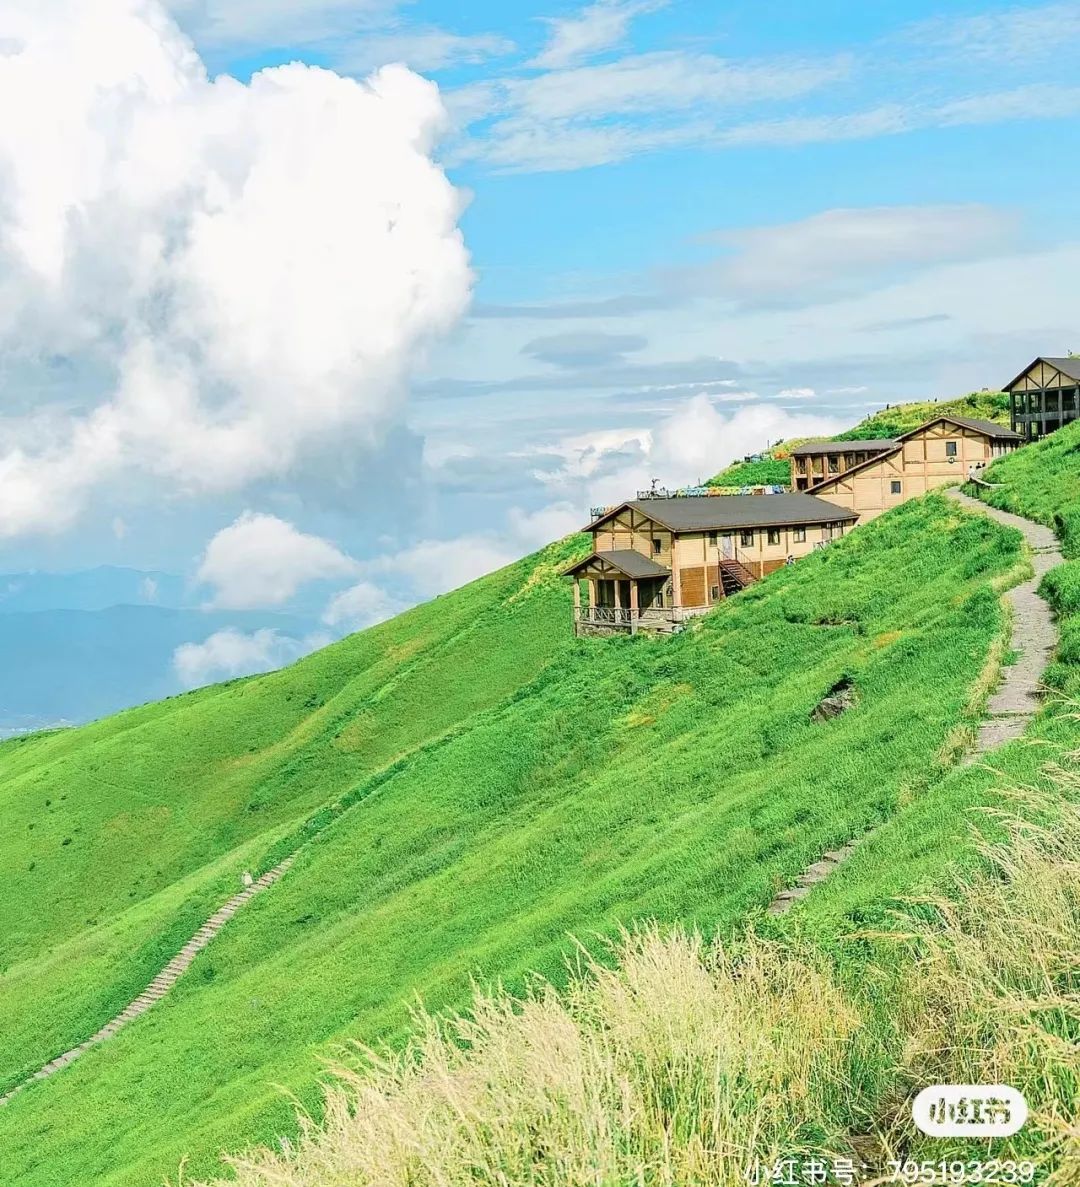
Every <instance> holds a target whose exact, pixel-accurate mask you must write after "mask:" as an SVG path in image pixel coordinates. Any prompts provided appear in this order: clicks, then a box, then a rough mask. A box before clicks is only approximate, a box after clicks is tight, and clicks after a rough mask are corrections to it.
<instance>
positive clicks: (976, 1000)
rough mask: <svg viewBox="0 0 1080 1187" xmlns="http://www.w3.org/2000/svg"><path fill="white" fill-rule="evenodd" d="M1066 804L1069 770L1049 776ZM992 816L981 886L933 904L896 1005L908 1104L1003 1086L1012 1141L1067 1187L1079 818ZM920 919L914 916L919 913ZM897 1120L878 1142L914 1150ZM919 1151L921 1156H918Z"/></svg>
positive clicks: (1072, 773)
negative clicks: (937, 1090)
mask: <svg viewBox="0 0 1080 1187" xmlns="http://www.w3.org/2000/svg"><path fill="white" fill-rule="evenodd" d="M1049 773H1050V774H1051V776H1052V778H1053V780H1054V782H1055V783H1056V784H1057V786H1058V787H1059V788H1061V790H1062V791H1064V792H1065V793H1066V795H1067V796H1069V797H1074V796H1076V794H1077V792H1080V777H1078V774H1077V772H1076V770H1075V769H1074V768H1073V769H1068V770H1067V769H1065V768H1063V767H1060V766H1057V767H1054V768H1052V769H1051V770H1050V772H1049ZM1013 798H1014V803H1013V805H1012V806H1011V807H1010V808H1009V810H1007V811H1000V812H996V813H994V815H995V816H996V818H997V821H998V823H999V824H1001V825H1002V826H1003V827H1004V829H1005V832H1006V835H1007V839H1006V840H1005V841H1003V842H996V843H993V844H989V843H985V842H984V843H983V844H982V846H981V848H982V850H983V854H984V857H985V858H986V869H985V872H984V873H982V874H981V875H980V876H978V877H975V878H971V879H968V880H967V881H966V882H965V883H964V884H963V885H961V886H959V887H958V890H959V893H957V894H955V895H952V896H950V897H949V898H939V899H935V900H933V901H932V902H931V903H930V904H929V905H930V906H931V907H932V917H931V918H930V919H929V920H927V919H925V918H924V919H923V920H922V921H921V922H919V923H917V924H916V925H915V926H914V927H913V928H912V933H913V939H914V942H915V944H916V945H917V947H918V949H919V955H918V958H917V959H916V960H914V961H913V962H912V963H911V964H910V966H909V967H908V970H907V973H906V976H905V977H904V978H903V988H902V992H901V993H900V995H899V998H898V1005H899V1006H900V1007H902V1009H901V1010H900V1022H901V1029H902V1030H903V1031H904V1032H906V1033H907V1035H908V1040H907V1043H906V1044H905V1050H904V1053H903V1054H904V1065H905V1067H904V1071H905V1074H906V1076H907V1078H908V1080H909V1081H910V1082H911V1085H912V1092H913V1093H914V1092H915V1091H917V1090H918V1088H919V1087H921V1086H922V1085H923V1084H927V1083H933V1082H951V1083H961V1084H963V1083H983V1084H987V1083H989V1084H994V1083H1004V1084H1011V1085H1013V1086H1014V1087H1017V1088H1019V1089H1020V1090H1021V1091H1022V1092H1023V1093H1024V1095H1025V1097H1026V1098H1027V1100H1028V1103H1029V1105H1030V1106H1031V1110H1032V1114H1031V1119H1030V1120H1029V1122H1028V1124H1027V1126H1026V1127H1025V1129H1024V1131H1023V1133H1022V1135H1021V1136H1020V1138H1019V1139H1018V1141H1020V1142H1021V1143H1022V1148H1023V1149H1024V1151H1025V1152H1026V1153H1029V1154H1031V1155H1033V1156H1035V1157H1036V1158H1037V1159H1038V1160H1039V1161H1040V1162H1042V1163H1043V1164H1044V1166H1045V1167H1046V1168H1047V1170H1048V1171H1050V1172H1051V1177H1050V1179H1049V1182H1051V1183H1053V1184H1054V1185H1055V1187H1065V1185H1066V1184H1068V1185H1073V1184H1077V1183H1080V1131H1078V1129H1077V1117H1078V1114H1080V807H1078V806H1077V804H1076V802H1075V800H1074V799H1071V798H1069V799H1065V798H1063V799H1062V800H1059V801H1050V800H1049V799H1048V798H1047V797H1046V796H1045V795H1043V794H1036V793H1032V792H1017V793H1015V795H1014V797H1013ZM924 905H925V904H924ZM908 1117H909V1113H908V1111H907V1110H899V1111H898V1123H897V1128H896V1131H895V1132H894V1133H893V1135H892V1138H891V1141H892V1144H893V1145H894V1146H895V1145H907V1146H909V1147H910V1145H911V1144H913V1143H914V1144H916V1145H917V1144H919V1143H918V1138H917V1135H916V1134H914V1132H912V1131H911V1129H910V1122H909V1120H908ZM923 1144H926V1143H923Z"/></svg>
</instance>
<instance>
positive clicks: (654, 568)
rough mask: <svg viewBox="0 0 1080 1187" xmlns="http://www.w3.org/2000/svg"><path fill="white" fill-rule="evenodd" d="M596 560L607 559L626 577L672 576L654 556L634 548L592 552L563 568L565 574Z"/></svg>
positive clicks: (574, 571)
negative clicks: (581, 559)
mask: <svg viewBox="0 0 1080 1187" xmlns="http://www.w3.org/2000/svg"><path fill="white" fill-rule="evenodd" d="M594 560H601V561H606V562H607V563H608V564H609V565H611V566H613V567H614V568H616V569H618V570H619V572H620V573H622V574H623V575H624V576H626V577H635V578H638V577H670V576H671V570H670V569H665V568H664V566H663V565H658V564H657V563H656V561H654V560H653V559H652V557H648V556H646V555H645V554H644V553H642V552H636V551H635V550H634V549H633V548H617V549H615V551H614V552H592V553H590V554H589V555H588V556H587V557H586V558H585V559H584V560H583V561H578V562H577V563H576V564H573V565H571V566H570V567H569V568H568V569H563V576H564V577H568V576H569V575H570V574H571V573H576V572H577V571H578V570H579V569H583V568H584V567H585V566H586V565H588V564H590V563H591V562H592V561H594Z"/></svg>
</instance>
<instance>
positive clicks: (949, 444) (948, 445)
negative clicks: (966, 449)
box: [945, 441, 956, 457]
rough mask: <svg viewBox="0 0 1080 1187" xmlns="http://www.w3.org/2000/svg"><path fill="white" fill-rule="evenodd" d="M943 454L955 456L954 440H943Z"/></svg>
mask: <svg viewBox="0 0 1080 1187" xmlns="http://www.w3.org/2000/svg"><path fill="white" fill-rule="evenodd" d="M945 456H946V457H956V442H955V441H946V442H945Z"/></svg>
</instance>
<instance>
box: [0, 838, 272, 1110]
mask: <svg viewBox="0 0 1080 1187" xmlns="http://www.w3.org/2000/svg"><path fill="white" fill-rule="evenodd" d="M293 860H294V857H292V856H290V857H287V858H285V860H284V861H283V862H281V863H280V864H278V865H276V866H274V868H273V869H272V870H267V871H266V873H265V874H263V875H262V876H261V877H259V878H256V879H255V881H254V882H252V884H251V885H250V886H245V887H244V889H243V890H241V891H240V893H239V894H234V895H233V897H232V898H231V899H229V901H228V902H227V903H225V904H224V906H222V907H219V908H218V910H217V911H215V912H214V914H213V915H211V916H210V918H209V919H208V920H207V921H206V922H205V923H204V924H203V925H202V927H200V928H199V930H198V931H197V932H196V933H195V934H194V935H193V936H192V937H191V939H190V940H188V942H187V943H186V944H185V945H184V946H183V948H181V949H180V951H179V952H178V953H177V954H176V955H175V956H174V957H173V958H172V960H170V961H169V963H168V964H167V965H166V966H165V967H164V968H163V969H162V970H161V972H159V973H158V975H157V976H156V977H155V978H154V979H153V980H152V981H151V982H150V984H149V985H147V987H146V988H145V989H144V990H143V991H142V993H140V994H139V996H138V997H137V998H135V999H134V1001H132V1002H130V1003H129V1004H128V1005H127V1006H126V1007H125V1008H124V1009H123V1010H122V1011H121V1012H120V1013H119V1014H117V1015H116V1017H115V1018H113V1019H111V1020H110V1021H109V1022H106V1023H105V1025H104V1026H103V1027H102V1028H101V1029H100V1030H99V1031H98V1032H97V1033H96V1034H93V1035H91V1036H90V1038H88V1039H87V1040H86V1041H85V1042H84V1043H80V1044H79V1045H78V1046H77V1047H72V1049H71V1050H70V1051H65V1052H64V1054H63V1055H58V1056H57V1057H56V1058H55V1059H54V1060H52V1061H51V1062H49V1063H47V1064H46V1065H45V1066H44V1067H43V1068H39V1069H38V1070H37V1071H36V1072H34V1074H33V1075H32V1076H30V1077H29V1078H28V1079H27V1080H24V1081H23V1083H21V1084H19V1085H17V1086H16V1087H15V1088H13V1089H12V1090H11V1091H10V1092H9V1093H8V1094H7V1095H6V1096H0V1105H6V1104H7V1103H8V1101H9V1100H11V1098H12V1097H13V1096H14V1095H15V1094H16V1093H17V1092H21V1091H22V1090H23V1089H24V1088H25V1087H26V1086H27V1085H28V1084H32V1083H33V1082H34V1081H35V1080H44V1079H46V1078H47V1077H49V1076H52V1075H54V1074H55V1073H56V1072H58V1071H60V1070H61V1069H62V1068H65V1067H67V1066H68V1065H69V1064H71V1063H74V1062H75V1060H76V1059H78V1058H79V1056H80V1055H82V1054H83V1052H85V1051H89V1050H90V1048H91V1047H96V1046H97V1044H98V1043H104V1042H105V1040H106V1039H111V1038H112V1037H113V1035H114V1034H116V1033H117V1032H118V1031H119V1030H121V1029H122V1028H123V1027H125V1026H126V1025H127V1024H128V1023H129V1022H132V1021H133V1020H134V1019H136V1018H138V1017H139V1015H140V1014H145V1013H146V1011H147V1010H149V1009H150V1008H151V1007H152V1006H154V1005H156V1004H157V1003H158V1002H159V1001H161V999H162V998H163V997H164V996H165V994H167V993H168V992H169V990H170V989H172V987H173V986H174V985H175V984H176V982H177V981H178V980H179V979H180V977H181V976H182V975H183V974H184V973H185V972H186V971H187V968H188V966H189V965H190V964H191V962H192V961H193V960H194V959H195V957H196V956H197V955H198V954H199V953H200V952H201V951H202V950H203V949H204V948H205V947H206V945H207V944H209V943H210V941H211V940H212V939H213V938H214V936H216V935H217V934H218V932H219V931H221V929H222V928H223V927H224V926H225V924H226V923H228V922H229V920H230V919H231V918H232V917H233V916H234V915H235V914H236V912H237V911H239V910H240V908H241V907H242V906H243V905H244V904H245V903H246V902H247V901H248V899H251V898H254V897H255V895H257V894H258V893H260V891H263V890H265V889H266V888H267V887H268V886H272V885H273V884H274V883H275V882H276V881H277V880H278V879H279V878H280V877H281V876H282V874H284V873H285V871H286V870H287V869H288V868H289V866H291V865H292V863H293Z"/></svg>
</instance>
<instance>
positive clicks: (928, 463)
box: [809, 415, 1023, 523]
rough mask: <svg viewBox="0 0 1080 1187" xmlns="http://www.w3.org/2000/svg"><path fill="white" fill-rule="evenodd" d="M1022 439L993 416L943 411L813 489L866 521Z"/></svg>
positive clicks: (962, 475) (958, 477) (964, 474)
mask: <svg viewBox="0 0 1080 1187" xmlns="http://www.w3.org/2000/svg"><path fill="white" fill-rule="evenodd" d="M847 444H852V442H848V443H847ZM1021 444H1023V439H1022V438H1021V437H1020V435H1019V434H1018V433H1016V432H1014V431H1013V430H1012V429H1007V428H1005V427H1004V426H1003V425H999V424H995V423H994V422H993V421H990V420H976V419H974V418H972V417H966V416H951V415H950V416H938V417H936V418H935V419H934V420H930V421H927V422H926V424H923V425H919V427H918V428H917V429H912V430H911V431H910V432H907V433H903V434H901V436H900V437H898V438H897V439H896V441H895V442H894V444H893V448H892V449H891V450H889V451H888V452H883V453H881V454H878V455H877V456H876V457H872V458H868V459H867V460H866V461H865V462H863V463H862V464H861V465H856V466H852V467H851V468H850V469H848V470H846V471H844V472H842V473H839V474H835V475H833V476H831V477H829V478H825V479H823V480H822V481H820V482H817V483H816V484H815V485H813V486H811V487H810V488H809V489H810V493H811V494H812V495H815V496H817V497H818V498H820V499H826V500H828V501H829V502H830V503H835V504H837V506H840V507H844V508H845V509H847V510H850V511H854V512H856V513H857V514H858V517H859V522H860V523H866V522H867V521H868V520H871V519H874V518H875V517H876V516H878V515H880V514H881V513H882V512H883V511H888V510H889V508H890V507H895V506H897V505H898V504H899V503H905V502H907V500H908V499H914V498H917V497H918V496H919V495H924V494H926V492H927V491H930V490H933V489H934V488H935V487H939V486H950V485H955V484H956V483H958V482H964V481H965V480H966V479H967V478H968V476H969V474H971V473H972V472H973V470H975V469H976V468H978V467H982V466H985V465H987V464H989V463H990V462H991V461H993V459H994V458H997V457H1000V456H1001V455H1002V454H1004V453H1008V452H1009V451H1011V450H1013V449H1015V448H1016V447H1017V446H1018V445H1021Z"/></svg>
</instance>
